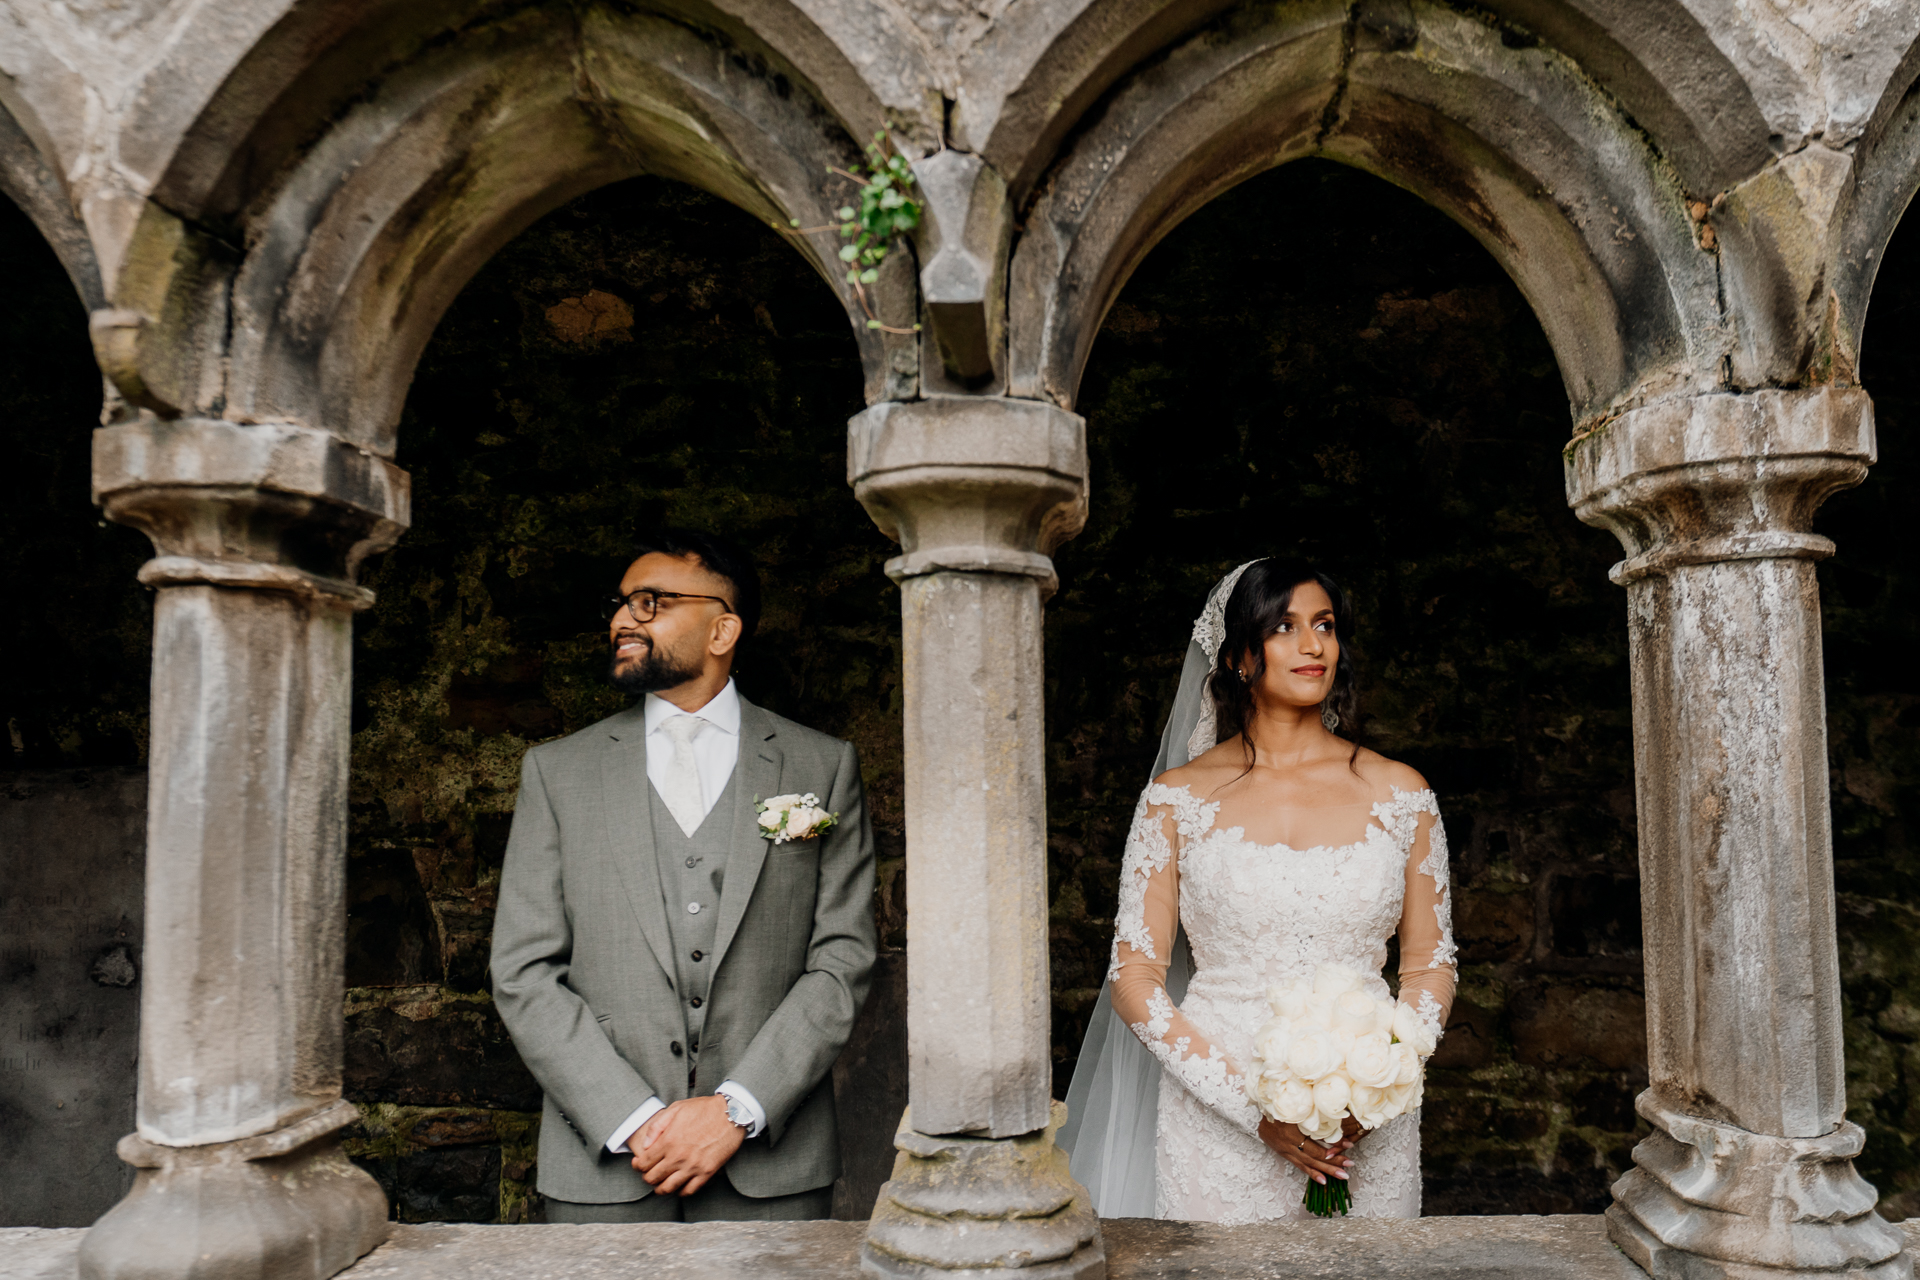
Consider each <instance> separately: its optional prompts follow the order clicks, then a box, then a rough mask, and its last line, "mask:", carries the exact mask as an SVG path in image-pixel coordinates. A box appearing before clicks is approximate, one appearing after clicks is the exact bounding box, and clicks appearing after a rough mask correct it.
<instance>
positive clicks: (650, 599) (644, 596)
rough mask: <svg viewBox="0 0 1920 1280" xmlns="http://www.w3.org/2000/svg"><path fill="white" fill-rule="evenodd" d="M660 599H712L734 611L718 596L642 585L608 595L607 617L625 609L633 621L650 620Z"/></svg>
mask: <svg viewBox="0 0 1920 1280" xmlns="http://www.w3.org/2000/svg"><path fill="white" fill-rule="evenodd" d="M662 600H714V601H717V602H718V603H719V604H721V605H722V606H723V607H725V609H726V611H727V612H728V613H732V612H733V611H734V609H733V606H732V605H731V604H729V603H728V602H727V601H726V600H724V599H722V598H721V597H719V596H697V595H694V594H692V593H691V592H687V591H655V590H654V589H653V588H651V587H642V588H641V589H640V590H638V591H635V592H633V593H632V594H630V595H624V596H611V597H609V598H608V600H607V604H608V605H610V606H611V607H610V608H609V609H608V610H607V619H608V621H612V619H613V618H614V617H615V616H616V615H617V614H618V613H619V612H620V611H621V610H622V609H625V610H626V611H627V612H628V613H629V614H632V615H633V620H634V621H635V622H652V621H653V619H654V617H655V615H657V614H658V613H659V612H660V602H661V601H662Z"/></svg>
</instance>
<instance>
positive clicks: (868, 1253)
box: [847, 397, 1106, 1280]
mask: <svg viewBox="0 0 1920 1280" xmlns="http://www.w3.org/2000/svg"><path fill="white" fill-rule="evenodd" d="M847 472H848V478H849V480H850V481H851V482H852V484H853V486H854V493H855V495H856V496H858V498H859V499H860V501H861V503H862V504H863V505H864V506H865V507H866V509H867V511H868V513H869V514H871V515H872V516H873V518H874V521H875V523H877V524H878V525H879V526H880V528H881V529H882V530H883V531H885V532H886V533H887V534H888V535H889V536H890V537H893V538H895V539H897V540H898V541H899V542H900V544H901V549H902V552H903V554H901V555H900V556H898V557H897V558H895V559H893V560H891V561H889V562H888V563H887V575H888V576H889V577H891V578H892V579H893V580H894V581H895V582H898V583H899V584H900V594H901V631H902V639H903V644H904V649H905V668H906V671H905V676H906V683H905V709H904V714H905V720H906V735H905V738H906V806H907V928H908V946H907V993H908V994H907V1043H908V1109H907V1114H906V1115H905V1116H904V1117H903V1118H902V1121H901V1127H900V1131H899V1133H898V1135H897V1136H896V1139H895V1146H896V1147H897V1148H898V1149H899V1151H900V1155H899V1156H898V1157H897V1159H896V1161H895V1164H894V1170H893V1179H892V1181H890V1182H888V1183H887V1184H886V1185H885V1186H884V1187H883V1188H881V1192H880V1200H879V1203H878V1204H877V1205H876V1206H875V1208H874V1214H873V1222H872V1225H871V1227H870V1228H869V1231H868V1235H867V1243H866V1248H865V1250H864V1252H863V1254H862V1263H861V1265H862V1269H863V1270H864V1271H865V1272H867V1273H868V1274H872V1275H881V1276H889V1277H902V1276H924V1275H937V1274H940V1273H942V1272H952V1271H964V1272H967V1273H968V1274H978V1273H979V1272H980V1271H981V1270H982V1269H995V1268H1007V1267H1012V1268H1020V1269H1021V1270H1020V1271H1019V1274H1020V1275H1022V1276H1025V1277H1031V1278H1032V1280H1093V1278H1095V1277H1100V1276H1104V1275H1105V1274H1106V1259H1105V1254H1104V1253H1103V1251H1102V1248H1101V1243H1100V1236H1099V1225H1098V1221H1097V1219H1096V1218H1095V1216H1094V1213H1093V1209H1092V1205H1091V1203H1090V1202H1089V1200H1088V1198H1087V1193H1086V1191H1085V1190H1084V1189H1083V1188H1082V1187H1080V1186H1079V1185H1078V1184H1077V1183H1075V1182H1074V1181H1073V1179H1072V1177H1071V1176H1070V1175H1069V1174H1068V1172H1067V1157H1066V1155H1065V1153H1064V1152H1062V1151H1061V1150H1060V1149H1059V1148H1058V1147H1056V1146H1055V1145H1054V1142H1053V1134H1054V1131H1055V1130H1056V1129H1058V1127H1059V1125H1060V1122H1061V1120H1062V1119H1064V1117H1065V1108H1064V1107H1062V1106H1061V1105H1060V1104H1059V1103H1056V1102H1053V1101H1052V1087H1051V1077H1052V1061H1051V1054H1050V1053H1049V1048H1048V1046H1049V1036H1048V1028H1049V1016H1050V1001H1049V999H1048V984H1047V861H1046V844H1047V822H1046V760H1045V754H1044V724H1043V678H1042V660H1041V644H1040V622H1041V606H1042V603H1043V602H1044V601H1045V599H1046V597H1047V596H1049V595H1051V594H1052V592H1053V590H1054V588H1055V587H1056V586H1057V585H1058V579H1057V578H1056V577H1055V575H1054V571H1053V562H1052V561H1051V560H1050V559H1048V554H1049V553H1050V552H1051V551H1052V550H1053V549H1054V548H1055V547H1056V546H1058V545H1059V544H1060V543H1061V542H1063V541H1065V540H1066V539H1067V538H1069V537H1071V536H1072V535H1073V534H1075V533H1077V532H1079V530H1080V527H1081V526H1082V525H1083V524H1084V523H1085V522H1086V493H1087V450H1086V424H1085V423H1084V422H1083V421H1082V420H1081V419H1080V418H1078V417H1075V416H1074V415H1073V414H1070V413H1067V412H1065V411H1063V410H1060V409H1056V408H1054V407H1053V406H1051V405H1048V404H1042V403H1040V402H1037V401H1031V400H1006V399H997V398H990V397H978V398H964V397H956V398H945V399H933V400H922V401H916V402H912V403H896V402H889V403H884V404H879V405H876V406H874V407H873V408H871V409H869V410H867V411H866V412H865V413H862V414H860V415H859V416H858V417H856V418H854V419H853V421H852V423H851V424H850V428H849V435H848V444H847Z"/></svg>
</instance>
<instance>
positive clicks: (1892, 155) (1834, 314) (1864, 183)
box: [1824, 41, 1920, 382]
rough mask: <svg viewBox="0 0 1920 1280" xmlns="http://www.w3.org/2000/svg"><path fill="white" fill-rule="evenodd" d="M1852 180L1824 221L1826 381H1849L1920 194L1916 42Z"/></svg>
mask: <svg viewBox="0 0 1920 1280" xmlns="http://www.w3.org/2000/svg"><path fill="white" fill-rule="evenodd" d="M1853 165H1854V170H1853V175H1852V182H1851V183H1850V184H1848V186H1847V187H1846V188H1845V190H1844V191H1843V192H1842V193H1841V196H1840V200H1839V203H1838V207H1837V208H1836V210H1835V213H1834V217H1833V221H1832V223H1831V236H1832V244H1831V247H1830V249H1829V253H1830V257H1831V262H1832V267H1831V272H1832V277H1831V281H1830V305H1829V306H1828V307H1827V308H1825V309H1824V310H1825V311H1826V325H1825V328H1826V331H1827V332H1826V334H1825V335H1824V336H1826V337H1827V339H1828V343H1827V346H1828V347H1829V348H1830V349H1831V351H1832V359H1833V367H1832V368H1831V369H1830V370H1828V371H1827V373H1828V380H1830V381H1841V382H1846V381H1855V380H1857V379H1858V377H1859V362H1860V358H1861V354H1862V349H1863V346H1864V343H1865V340H1866V325H1867V318H1868V312H1869V309H1870V307H1871V305H1872V298H1873V287H1874V282H1875V280H1876V279H1877V278H1878V276H1879V272H1880V263H1881V260H1882V258H1883V257H1884V256H1885V254H1886V250H1887V245H1888V244H1889V243H1890V242H1891V241H1892V239H1893V233H1894V231H1895V230H1896V229H1897V228H1898V227H1899V225H1900V222H1901V220H1902V219H1903V218H1904V217H1905V216H1906V213H1907V210H1908V208H1909V207H1910V206H1911V205H1912V203H1913V197H1914V194H1915V192H1917V191H1920V41H1915V42H1914V43H1913V44H1912V45H1910V46H1909V47H1908V48H1907V50H1906V52H1905V55H1904V56H1903V57H1902V58H1901V60H1900V63H1899V66H1898V68H1897V69H1896V71H1895V72H1894V74H1893V76H1892V77H1891V78H1890V79H1889V81H1888V83H1887V87H1886V91H1885V92H1884V93H1883V94H1882V95H1881V100H1880V103H1879V105H1878V107H1877V108H1876V110H1875V111H1874V113H1873V116H1872V117H1871V118H1870V120H1869V122H1868V126H1867V130H1866V132H1865V134H1864V135H1863V136H1862V138H1861V140H1860V142H1859V143H1858V144H1857V145H1856V147H1855V152H1854V160H1853Z"/></svg>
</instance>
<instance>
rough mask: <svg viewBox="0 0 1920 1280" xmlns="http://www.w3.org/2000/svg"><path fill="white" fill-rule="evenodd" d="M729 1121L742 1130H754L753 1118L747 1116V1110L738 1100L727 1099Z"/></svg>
mask: <svg viewBox="0 0 1920 1280" xmlns="http://www.w3.org/2000/svg"><path fill="white" fill-rule="evenodd" d="M727 1119H729V1120H731V1121H733V1123H735V1124H737V1125H739V1126H740V1127H741V1128H742V1129H751V1128H753V1117H752V1116H750V1115H748V1114H747V1109H746V1108H745V1107H744V1106H742V1105H741V1104H740V1100H739V1099H738V1098H728V1099H727Z"/></svg>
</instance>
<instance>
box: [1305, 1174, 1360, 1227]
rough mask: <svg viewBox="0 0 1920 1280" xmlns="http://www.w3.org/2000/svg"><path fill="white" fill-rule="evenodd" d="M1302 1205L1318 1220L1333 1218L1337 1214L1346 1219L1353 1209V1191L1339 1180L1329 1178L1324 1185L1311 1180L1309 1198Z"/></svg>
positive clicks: (1308, 1190) (1308, 1182) (1308, 1187)
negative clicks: (1348, 1211)
mask: <svg viewBox="0 0 1920 1280" xmlns="http://www.w3.org/2000/svg"><path fill="white" fill-rule="evenodd" d="M1302 1203H1304V1204H1305V1205H1306V1206H1307V1212H1308V1213H1310V1214H1312V1215H1313V1216H1314V1217H1316V1218H1331V1217H1332V1216H1333V1215H1334V1214H1336V1213H1337V1214H1339V1215H1340V1216H1341V1217H1343V1218H1344V1217H1346V1216H1347V1210H1349V1209H1351V1208H1352V1207H1353V1191H1352V1190H1351V1189H1350V1188H1349V1187H1348V1186H1347V1184H1346V1183H1345V1182H1343V1181H1341V1180H1340V1179H1339V1178H1329V1179H1328V1180H1327V1181H1326V1182H1324V1183H1320V1182H1315V1181H1314V1180H1313V1179H1311V1178H1309V1179H1307V1196H1306V1199H1305V1200H1304V1201H1303V1202H1302Z"/></svg>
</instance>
